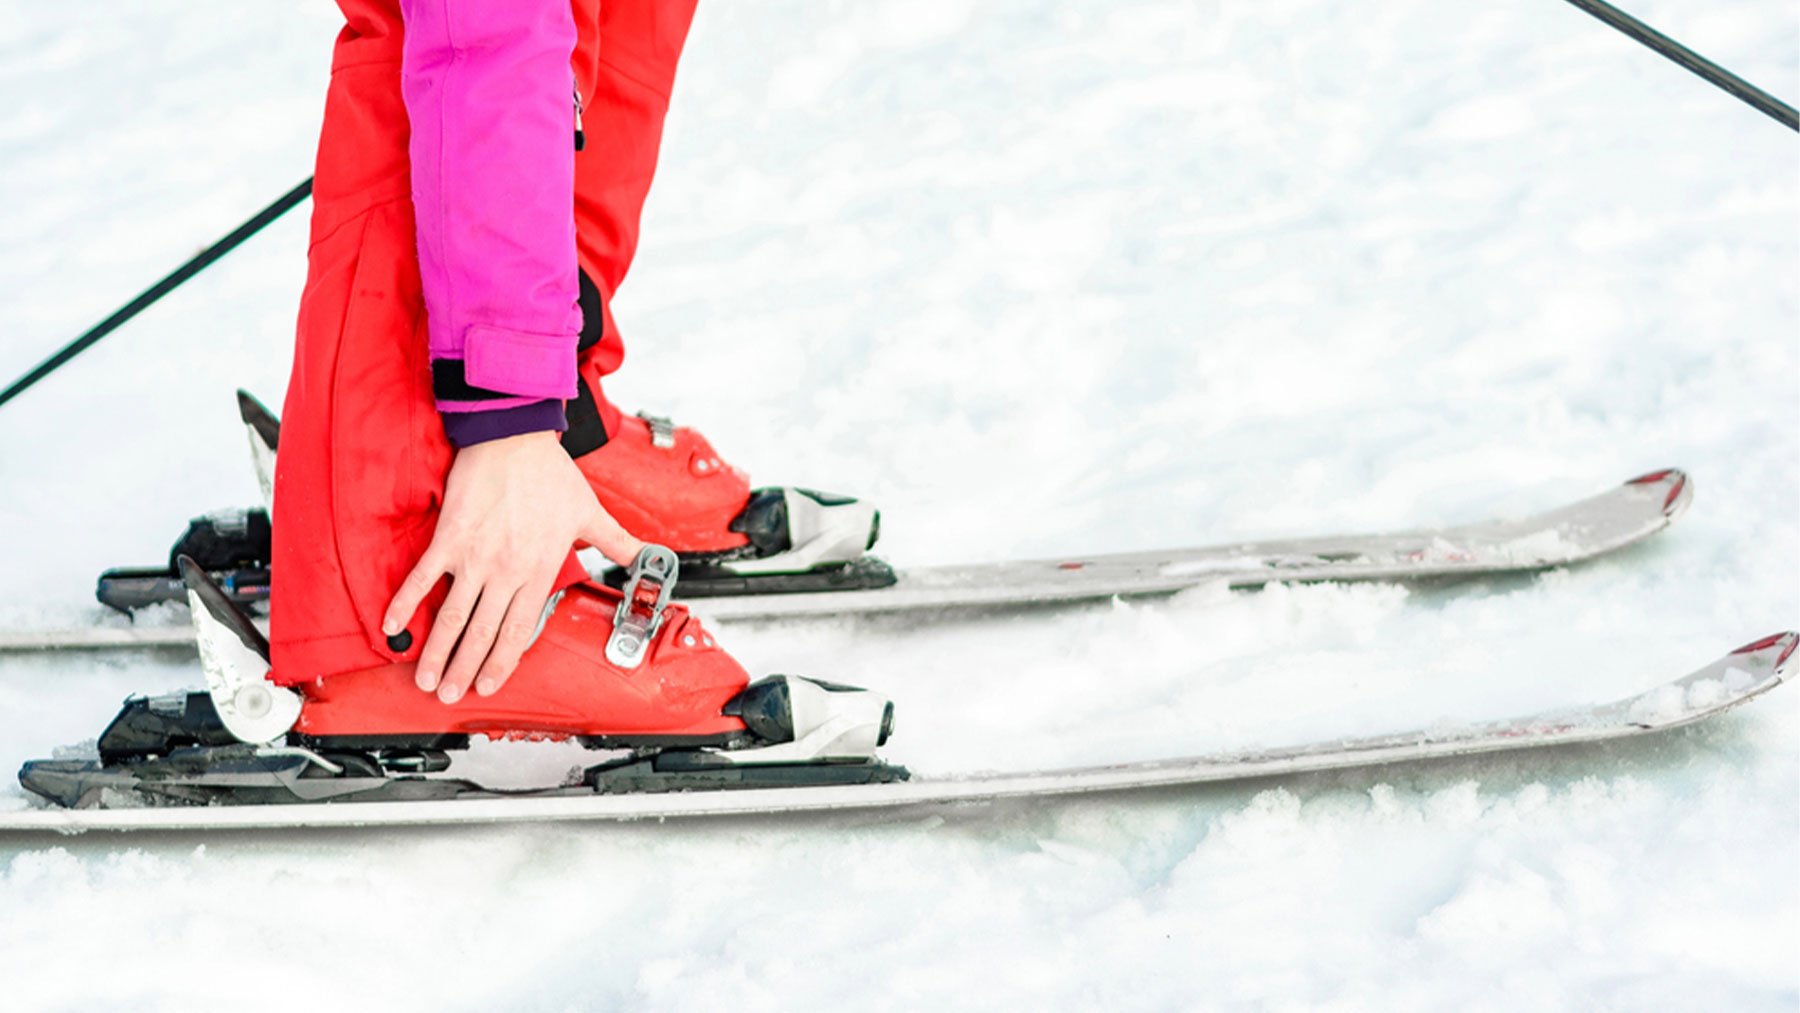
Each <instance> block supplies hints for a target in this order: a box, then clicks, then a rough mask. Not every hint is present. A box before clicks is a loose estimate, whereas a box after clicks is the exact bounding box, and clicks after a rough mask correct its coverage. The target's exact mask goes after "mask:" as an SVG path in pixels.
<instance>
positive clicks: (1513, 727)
mask: <svg viewBox="0 0 1800 1013" xmlns="http://www.w3.org/2000/svg"><path fill="white" fill-rule="evenodd" d="M1797 643H1800V635H1797V634H1795V633H1791V632H1790V633H1779V634H1775V635H1773V636H1770V637H1765V638H1764V639H1762V640H1758V641H1756V642H1755V643H1752V644H1748V645H1746V646H1744V647H1741V648H1739V649H1738V650H1736V651H1733V652H1731V653H1730V654H1728V655H1726V656H1725V657H1723V658H1720V659H1719V660H1717V661H1715V662H1713V663H1712V664H1710V665H1707V666H1705V667H1703V668H1701V669H1699V670H1697V671H1695V672H1693V673H1691V674H1689V675H1687V676H1684V677H1682V678H1680V679H1676V680H1674V681H1672V682H1667V683H1664V684H1662V685H1660V686H1656V687H1654V688H1652V689H1649V690H1647V691H1645V692H1642V693H1639V694H1637V695H1635V696H1631V697H1627V698H1624V699H1621V700H1616V701H1612V702H1609V703H1601V704H1593V705H1588V706H1579V707H1571V708H1565V709H1561V710H1556V711H1551V712H1546V713H1540V714H1533V715H1529V716H1526V717H1519V718H1512V719H1509V720H1501V721H1489V722H1481V723H1475V724H1466V725H1460V726H1450V727H1431V728H1425V729H1419V730H1416V731H1409V732H1401V733H1397V734H1389V735H1377V736H1371V737H1366V738H1353V739H1338V740H1331V741H1324V742H1314V743H1309V744H1305V745H1297V746H1283V747H1277V748H1269V749H1254V750H1237V751H1230V752H1217V753H1201V754H1198V755H1193V756H1187V757H1180V758H1174V759H1164V760H1152V761H1143V762H1131V763H1117V764H1109V765H1104V766H1093V767H1075V768H1068V769H1061V770H1040V771H1025V772H1016V773H991V774H972V775H966V776H957V777H941V778H929V777H913V778H911V779H896V780H887V781H881V780H875V781H865V782H863V783H832V782H830V781H821V782H816V783H811V784H807V785H803V786H775V785H771V786H759V787H752V786H749V785H747V784H740V785H739V786H737V787H735V788H726V787H714V788H705V789H701V790H669V791H632V790H617V788H618V786H617V785H606V784H605V783H604V777H605V771H604V769H601V768H596V769H597V770H600V773H599V774H596V772H595V771H594V770H590V771H589V773H588V776H587V781H586V783H583V784H581V785H572V786H565V787H559V788H548V789H542V790H537V791H526V792H513V793H506V792H498V791H486V790H482V789H480V788H479V787H477V786H474V785H470V784H469V783H468V782H459V781H451V780H450V779H448V778H433V777H430V776H423V775H419V776H401V777H387V778H381V779H379V780H380V781H381V783H382V784H383V785H384V786H385V785H396V784H398V785H403V786H404V785H412V786H415V789H416V790H417V791H420V792H435V793H440V794H441V793H444V792H453V793H455V795H456V797H452V798H428V799H427V800H421V801H366V802H357V801H351V800H347V801H337V802H325V803H319V804H281V805H255V804H247V805H210V806H155V807H149V808H135V809H72V810H71V809H42V808H33V809H20V810H14V811H11V812H0V833H4V834H47V833H79V832H83V831H101V830H105V831H127V830H166V831H225V830H248V829H280V828H300V827H385V826H441V825H466V824H495V823H549V822H603V821H628V820H645V819H656V820H662V819H675V818H699V817H708V816H711V817H728V816H757V815H774V814H784V813H803V812H852V811H870V810H883V809H887V810H901V809H907V808H921V807H930V806H939V805H947V804H957V803H980V802H991V801H996V800H1001V799H1016V798H1025V799H1042V798H1052V797H1061V796H1074V795H1106V794H1113V793H1119V792H1127V791H1135V790H1141V789H1146V788H1159V787H1172V786H1180V785H1196V784H1208V783H1221V782H1240V781H1248V780H1252V779H1257V778H1267V777H1277V776H1284V775H1291V774H1303V773H1311V772H1318V771H1330V770H1351V769H1354V770H1369V769H1373V768H1378V767H1385V766H1388V765H1392V764H1400V763H1411V762H1417V761H1422V760H1431V759H1440V758H1448V757H1459V756H1473V755H1479V754H1490V753H1502V752H1517V751H1522V750H1535V749H1543V748H1547V747H1552V746H1564V745H1574V744H1579V743H1596V742H1608V741H1615V740H1620V739H1626V738H1633V737H1637V736H1642V735H1648V734H1653V733H1656V732H1661V731H1666V730H1669V729H1673V728H1679V727H1682V726H1684V725H1690V724H1693V723H1695V722H1698V721H1702V720H1705V719H1707V718H1710V717H1712V716H1713V715H1716V714H1719V713H1721V712H1723V711H1726V710H1729V709H1730V708H1732V707H1736V706H1738V705H1739V704H1742V703H1745V702H1746V701H1749V700H1751V699H1753V698H1755V697H1757V696H1759V695H1761V694H1763V693H1766V692H1768V691H1769V690H1770V689H1773V688H1774V687H1775V686H1776V685H1778V684H1779V683H1780V682H1782V681H1783V679H1784V678H1785V675H1786V669H1787V666H1788V662H1789V660H1790V659H1791V657H1792V656H1793V654H1794V649H1795V645H1796V644H1797ZM272 752H273V751H272ZM268 760H269V762H270V763H271V764H282V763H285V764H289V765H293V764H302V765H303V764H305V763H307V762H309V761H308V760H307V759H306V758H305V757H304V756H300V755H295V751H293V750H291V749H290V750H286V751H283V752H282V753H281V754H279V755H271V756H270V757H268ZM777 784H778V783H777ZM338 797H346V796H338Z"/></svg>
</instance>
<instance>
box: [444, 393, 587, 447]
mask: <svg viewBox="0 0 1800 1013" xmlns="http://www.w3.org/2000/svg"><path fill="white" fill-rule="evenodd" d="M439 415H440V416H441V417H442V418H443V420H444V435H445V436H448V437H449V438H450V443H451V445H452V446H456V447H472V446H474V445H475V444H477V443H486V442H488V441H489V440H503V439H506V438H507V437H508V436H518V435H520V434H521V433H542V432H557V433H560V432H562V431H564V430H566V429H568V428H569V422H568V418H567V417H566V416H565V415H564V414H563V403H562V402H561V401H557V400H554V399H551V400H546V401H534V402H532V403H531V404H527V405H520V406H518V407H517V408H499V409H495V410H492V411H475V412H440V413H439Z"/></svg>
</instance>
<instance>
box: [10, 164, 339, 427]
mask: <svg viewBox="0 0 1800 1013" xmlns="http://www.w3.org/2000/svg"><path fill="white" fill-rule="evenodd" d="M312 184H313V181H312V177H311V176H308V177H307V178H306V180H305V181H304V182H302V183H301V184H300V185H299V186H297V187H294V188H293V189H292V190H289V191H288V192H287V193H285V194H283V195H282V196H281V198H280V199H279V200H277V201H276V202H275V203H273V204H270V205H269V206H268V207H266V208H263V209H262V210H261V211H258V212H257V213H256V215H255V217H253V218H251V219H250V220H249V221H247V222H245V223H244V224H242V225H239V226H238V227H237V228H236V229H233V230H232V231H231V232H230V234H228V235H226V236H225V238H223V239H221V240H219V241H218V242H216V243H214V244H212V245H211V246H209V247H207V248H206V249H204V250H201V251H200V252H199V253H198V254H196V255H195V256H194V258H193V259H192V260H189V261H188V262H187V263H185V264H183V265H181V266H180V267H178V268H176V269H175V270H174V271H172V272H170V274H169V275H168V277H166V278H164V279H163V280H161V281H159V282H157V283H156V284H154V285H152V286H150V287H149V288H147V289H145V290H144V291H143V292H141V293H139V295H138V297H137V298H136V299H133V300H131V301H130V302H128V303H126V304H125V305H123V306H121V307H119V309H118V310H117V311H115V312H114V313H113V315H112V316H109V317H107V318H106V319H105V320H102V321H100V322H99V323H97V324H95V325H94V326H93V327H91V328H89V329H88V330H87V332H86V333H84V334H82V336H81V337H79V338H76V339H75V340H74V341H71V342H69V343H68V344H66V345H64V346H63V347H62V348H61V349H60V350H58V351H57V353H56V354H55V355H52V356H51V357H49V358H48V359H45V360H44V361H43V362H40V363H38V364H37V367H36V368H34V369H33V370H32V371H31V372H29V373H26V374H25V375H24V376H21V377H19V378H18V379H17V380H15V381H13V383H12V385H11V386H9V387H7V388H6V389H5V390H3V391H0V405H3V404H5V403H6V402H8V401H11V400H12V399H13V398H15V397H18V396H19V395H20V394H22V393H24V392H25V390H26V389H27V388H29V387H31V385H32V384H35V383H37V382H38V381H39V380H42V379H43V378H44V377H46V376H49V375H50V374H51V373H54V372H56V371H57V370H58V369H60V368H61V367H62V365H63V363H65V362H68V361H69V360H70V359H73V358H74V357H75V356H77V355H80V354H81V353H82V352H84V351H86V350H87V349H88V348H89V347H91V346H92V345H93V344H94V343H95V342H97V341H99V340H100V339H101V338H104V337H106V336H107V335H108V334H111V333H112V332H113V331H114V330H116V329H117V328H118V326H119V325H120V324H123V323H124V322H125V321H127V320H130V319H131V318H132V317H135V316H137V315H138V314H139V313H142V312H143V311H144V310H145V309H146V308H147V307H149V306H150V304H152V303H154V302H156V301H157V300H158V299H161V298H162V297H163V296H165V295H168V294H169V293H170V292H173V291H175V289H177V288H179V287H180V286H181V283H182V282H184V281H187V280H188V279H189V278H192V277H193V276H194V275H196V274H199V273H200V272H201V271H203V270H205V269H206V267H207V266H208V265H209V264H211V263H212V262H213V261H215V260H218V259H219V258H220V257H223V256H224V255H226V254H227V253H230V252H231V251H232V250H233V249H236V248H237V246H238V244H240V243H242V242H243V241H244V240H246V239H249V238H250V237H251V236H254V235H256V234H257V232H259V231H261V230H262V227H263V226H265V225H267V224H269V223H270V222H272V221H274V220H275V219H277V218H280V217H281V216H282V215H284V214H286V213H287V212H288V210H289V209H291V208H292V207H293V206H294V205H296V204H298V203H300V202H301V201H303V200H305V199H306V198H307V195H309V194H311V193H312Z"/></svg>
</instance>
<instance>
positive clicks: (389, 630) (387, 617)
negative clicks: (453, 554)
mask: <svg viewBox="0 0 1800 1013" xmlns="http://www.w3.org/2000/svg"><path fill="white" fill-rule="evenodd" d="M447 572H448V570H447V569H446V567H445V566H444V557H443V554H442V553H440V552H439V551H438V546H437V541H436V540H435V539H434V540H433V541H432V543H431V544H430V545H429V546H427V547H426V549H425V554H424V555H423V556H420V557H419V562H418V564H417V565H416V566H414V567H413V568H412V572H411V573H409V574H407V575H406V579H405V580H402V581H401V582H400V589H399V590H398V591H395V592H394V597H393V600H392V601H390V602H388V607H387V612H386V614H384V615H383V616H382V617H381V635H382V636H385V637H391V636H393V635H394V634H396V633H399V632H400V631H401V630H403V629H406V624H407V623H410V622H412V617H413V614H414V613H416V612H418V611H419V603H420V602H422V601H424V600H425V596H426V595H428V594H430V593H431V589H432V588H434V587H436V586H437V582H438V581H439V580H441V579H443V576H444V574H445V573H447Z"/></svg>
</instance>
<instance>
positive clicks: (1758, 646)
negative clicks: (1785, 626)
mask: <svg viewBox="0 0 1800 1013" xmlns="http://www.w3.org/2000/svg"><path fill="white" fill-rule="evenodd" d="M1796 646H1800V633H1794V632H1787V633H1771V634H1769V635H1768V636H1766V637H1764V638H1762V639H1761V640H1756V641H1752V642H1751V643H1748V644H1745V645H1744V646H1742V647H1740V648H1738V649H1737V650H1735V651H1732V652H1731V654H1732V656H1733V657H1737V656H1739V655H1745V654H1755V655H1763V656H1766V657H1770V658H1773V659H1774V660H1773V662H1772V667H1773V674H1774V675H1775V677H1776V678H1781V677H1782V676H1783V675H1784V674H1785V670H1786V668H1787V663H1788V659H1789V658H1792V657H1793V656H1794V648H1795V647H1796Z"/></svg>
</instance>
